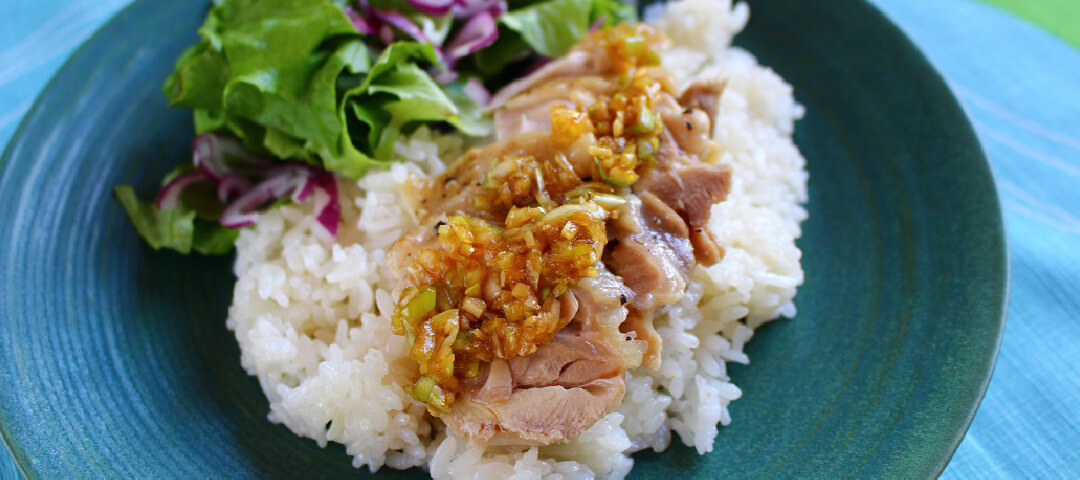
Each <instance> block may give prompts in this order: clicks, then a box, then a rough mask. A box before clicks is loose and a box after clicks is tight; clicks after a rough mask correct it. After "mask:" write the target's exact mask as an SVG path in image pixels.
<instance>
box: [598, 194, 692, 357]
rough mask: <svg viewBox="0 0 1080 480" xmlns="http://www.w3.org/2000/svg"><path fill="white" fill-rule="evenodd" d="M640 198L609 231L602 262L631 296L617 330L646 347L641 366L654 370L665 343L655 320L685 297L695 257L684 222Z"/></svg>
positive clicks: (652, 201) (656, 202)
mask: <svg viewBox="0 0 1080 480" xmlns="http://www.w3.org/2000/svg"><path fill="white" fill-rule="evenodd" d="M639 198H640V200H639V199H637V198H634V197H630V199H629V200H628V201H627V203H626V204H624V205H623V207H622V209H621V210H620V212H619V219H618V220H616V221H614V222H612V223H611V225H610V226H609V229H610V231H611V234H610V237H611V238H612V241H611V242H610V243H609V244H608V252H607V253H606V254H605V255H604V263H605V264H607V266H608V268H610V269H611V271H612V273H614V274H616V275H618V276H620V277H621V278H622V281H623V282H625V284H626V286H627V287H629V288H630V290H633V291H634V298H633V299H632V300H630V301H629V302H628V304H627V306H628V307H629V312H628V314H627V317H626V321H625V322H624V323H623V324H622V325H621V327H620V328H621V330H622V331H623V332H634V333H635V335H636V338H637V339H640V340H644V341H645V342H646V345H647V348H646V351H645V356H644V359H643V362H644V364H646V365H649V366H650V367H652V368H654V369H656V368H659V367H660V349H661V347H662V346H663V342H662V340H661V338H660V335H659V334H657V333H656V328H655V327H654V326H653V321H652V320H653V315H654V314H655V313H656V311H657V310H659V309H660V308H661V307H663V306H665V305H670V304H672V303H675V302H677V301H679V299H681V298H682V296H683V294H684V293H686V284H687V282H688V281H689V277H690V270H691V269H692V268H693V266H694V255H693V247H692V246H691V244H690V240H689V239H688V238H687V229H686V224H685V223H684V222H683V221H682V219H681V218H680V217H679V216H678V215H677V214H676V213H675V212H674V211H673V210H672V209H671V208H670V207H668V206H667V205H665V204H664V203H663V202H661V201H660V200H659V199H657V197H656V196H654V195H652V194H650V193H644V194H642V195H641V196H640V197H639Z"/></svg>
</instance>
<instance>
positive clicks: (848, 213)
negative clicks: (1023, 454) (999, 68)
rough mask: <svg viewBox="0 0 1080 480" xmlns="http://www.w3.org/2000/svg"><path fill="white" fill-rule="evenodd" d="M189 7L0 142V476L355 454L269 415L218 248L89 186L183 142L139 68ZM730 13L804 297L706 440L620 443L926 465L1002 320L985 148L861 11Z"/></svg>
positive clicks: (949, 101) (93, 65) (133, 176)
mask: <svg viewBox="0 0 1080 480" xmlns="http://www.w3.org/2000/svg"><path fill="white" fill-rule="evenodd" d="M205 8H206V6H205V4H203V3H201V2H178V1H169V0H157V1H151V0H140V1H137V2H135V4H134V5H133V6H131V7H130V8H128V9H127V10H125V11H124V12H123V13H121V14H120V15H119V16H118V17H116V18H115V19H114V20H113V21H112V22H110V23H109V24H108V25H107V26H106V27H105V28H104V29H103V30H101V31H100V32H98V33H97V34H96V35H95V36H94V37H93V38H92V39H91V40H90V41H89V42H88V43H86V44H85V45H84V46H83V47H82V48H81V49H80V50H79V51H78V52H77V53H76V54H75V55H74V56H73V57H72V58H71V60H70V61H69V62H68V63H67V65H66V66H65V67H64V68H63V69H62V70H61V71H60V73H59V74H58V75H57V76H56V78H54V79H53V81H52V83H51V84H50V85H49V87H48V88H46V90H45V92H44V93H43V94H42V95H41V97H40V98H39V99H38V101H37V103H36V104H35V105H34V107H33V108H32V109H31V110H30V112H29V114H28V115H27V117H26V119H25V121H24V122H23V124H22V126H21V128H20V129H19V131H18V133H17V134H16V135H15V138H14V139H13V140H12V143H11V144H10V145H9V147H8V149H7V150H6V152H5V153H4V156H3V160H2V163H0V168H2V170H0V276H2V277H0V432H2V434H3V442H4V444H5V445H6V447H7V450H8V451H7V452H0V456H4V455H6V457H8V458H7V459H6V460H4V461H5V462H7V463H6V466H5V469H6V470H7V471H9V472H16V471H17V472H21V473H23V474H25V475H27V476H30V477H48V478H86V477H93V478H160V477H181V478H206V477H262V478H266V477H305V478H319V477H331V476H341V477H345V476H360V477H363V476H364V475H366V474H367V472H366V470H363V471H360V470H354V469H353V468H352V467H351V466H350V458H349V457H348V456H347V455H346V454H345V452H344V449H343V448H341V447H338V446H331V447H328V448H326V449H320V448H318V447H317V446H316V445H315V444H314V442H311V441H309V440H304V439H301V438H298V437H296V436H294V435H292V434H291V433H289V432H288V431H287V430H286V429H285V428H284V427H282V426H280V425H274V424H271V423H270V422H268V421H267V420H266V414H267V404H266V401H265V399H264V398H263V396H262V394H261V392H260V391H259V388H258V385H257V384H256V382H255V380H254V379H252V378H249V377H247V376H246V375H245V374H244V372H243V371H242V370H241V368H240V364H239V352H238V350H237V347H236V342H235V340H234V339H233V337H232V334H231V333H230V332H228V331H226V329H225V322H224V318H225V313H226V308H227V306H228V303H229V298H230V294H231V284H232V281H233V277H232V274H231V270H230V261H229V260H228V259H222V258H203V257H198V256H192V257H180V256H178V255H174V254H171V253H154V252H152V251H150V250H149V249H148V248H147V247H145V246H144V245H142V244H141V243H140V240H139V239H138V238H137V236H136V235H135V232H134V230H133V229H132V228H131V226H130V225H129V224H128V221H127V219H126V218H125V216H124V212H123V211H122V210H121V208H120V206H119V205H118V204H117V203H116V202H115V201H114V200H113V198H112V196H111V194H110V192H111V189H112V186H113V185H115V184H117V183H134V184H135V185H136V186H138V187H139V188H140V189H141V192H140V193H141V194H142V195H143V196H149V195H150V194H151V193H152V192H153V190H154V188H155V185H156V182H157V179H159V178H161V177H162V175H163V174H164V173H165V172H166V171H167V170H169V168H170V166H172V165H174V164H176V163H179V162H181V161H183V160H184V159H185V158H186V157H187V155H188V150H187V144H188V141H189V139H190V137H191V134H192V133H191V126H190V123H191V122H190V117H189V115H190V114H189V113H188V112H185V111H179V110H170V109H168V108H167V107H166V104H165V98H164V96H163V95H162V94H161V91H160V85H161V84H162V81H163V80H164V78H165V76H166V75H167V74H168V72H169V71H170V70H171V68H172V64H173V61H174V60H175V58H176V56H177V55H178V54H179V52H180V51H181V50H182V49H183V48H184V47H185V46H186V45H188V44H190V43H192V42H193V41H194V40H195V30H196V28H197V26H198V25H199V23H200V20H201V18H202V16H203V14H204V12H205ZM751 9H752V12H753V15H752V20H751V22H750V26H749V27H748V29H747V31H746V32H745V33H744V34H743V35H742V36H741V37H740V38H739V42H740V43H741V44H742V45H743V46H745V47H747V48H749V49H750V50H751V51H753V52H754V53H755V54H757V55H758V56H759V58H760V60H761V61H762V62H763V63H765V64H767V65H770V66H772V67H774V68H775V69H776V70H777V71H778V72H779V73H780V74H781V75H783V76H784V78H786V79H787V80H788V81H789V82H791V83H792V85H794V87H795V95H796V97H797V98H798V100H799V101H800V102H802V103H803V104H804V105H806V108H807V112H808V113H807V116H806V118H805V119H803V120H802V121H801V122H799V124H798V128H797V131H796V135H795V137H796V141H797V143H798V144H799V146H800V148H801V149H802V151H803V153H804V154H805V156H806V158H807V159H808V161H809V170H810V178H811V183H810V204H809V209H810V219H809V220H808V221H807V222H806V223H805V224H804V228H805V231H804V235H803V238H802V239H801V241H800V246H801V247H802V250H803V254H804V258H803V266H804V267H805V270H806V284H805V286H804V287H803V288H802V289H801V290H800V292H799V295H798V297H797V299H796V304H797V306H798V308H799V315H798V318H797V319H796V320H791V321H788V320H781V321H778V322H775V323H773V324H770V325H768V326H767V327H765V328H763V329H762V330H761V331H760V332H759V334H758V335H757V336H756V337H755V338H754V340H753V342H751V344H750V345H749V347H748V349H747V353H748V354H749V355H750V358H751V359H752V362H753V363H752V364H751V365H750V366H747V367H742V366H736V367H733V368H732V369H731V374H732V376H733V377H734V381H735V382H736V383H737V384H738V385H739V386H740V387H742V388H743V391H744V393H745V396H744V397H743V398H742V399H741V400H739V401H737V402H735V403H734V404H732V407H731V413H732V416H733V417H734V423H732V425H731V426H729V427H727V428H724V429H722V430H721V432H720V435H719V437H718V438H717V440H716V445H715V449H714V451H713V452H712V453H710V454H708V455H706V456H703V457H699V456H698V455H697V454H696V453H695V452H693V451H692V450H690V449H688V448H685V447H682V446H675V447H672V448H671V449H669V451H667V452H664V453H662V454H656V453H642V454H638V455H636V456H635V459H636V461H637V467H636V468H635V470H634V473H633V476H634V477H637V478H650V477H651V478H660V477H661V476H665V475H666V476H669V477H670V476H671V475H673V474H674V475H678V477H679V478H686V479H689V478H716V477H721V476H735V477H766V476H769V477H771V476H785V477H786V476H798V477H815V478H822V477H825V478H829V477H872V478H896V477H926V476H929V475H934V474H937V473H939V472H940V471H941V470H942V469H943V468H944V466H945V464H946V463H947V462H948V461H949V458H950V456H951V455H952V452H953V451H954V450H955V448H956V446H957V444H958V443H959V442H960V440H961V438H962V437H963V435H964V431H965V430H966V428H967V426H968V424H969V422H970V421H971V418H972V415H974V413H975V409H976V407H977V406H978V404H979V400H980V399H981V397H982V395H983V392H984V391H985V389H986V384H987V382H988V380H989V378H990V373H991V371H992V369H993V365H994V358H995V355H996V353H997V349H998V343H999V341H1000V338H1001V331H1002V326H1003V321H1004V319H1003V312H1004V301H1005V290H1006V282H1007V267H1006V254H1005V245H1004V237H1003V232H1002V221H1001V215H1000V211H999V208H998V200H997V195H996V192H995V190H994V184H993V181H992V178H991V175H990V171H989V168H988V166H987V163H986V161H985V159H984V157H983V154H982V151H981V148H980V146H979V143H978V142H977V140H976V138H975V135H974V134H973V133H972V129H971V127H970V125H969V124H968V121H967V119H966V118H965V117H964V114H963V113H962V111H961V110H960V108H959V107H958V106H957V103H956V100H955V99H954V98H953V96H952V95H951V94H950V92H949V90H948V89H947V87H946V86H945V83H944V82H943V81H942V79H941V77H940V76H939V75H938V74H937V73H936V72H935V71H934V70H933V69H932V68H931V67H930V65H929V64H928V63H927V62H926V60H925V59H924V58H923V56H922V55H921V54H920V53H919V52H918V51H917V50H916V49H915V48H914V47H913V46H912V45H911V43H910V42H909V41H908V40H907V39H906V38H905V37H904V35H903V34H902V33H901V32H900V31H899V30H897V29H896V28H895V27H894V26H893V25H892V24H890V23H889V22H888V21H887V20H886V19H885V18H884V17H883V16H882V15H881V14H880V13H879V12H878V11H877V10H875V9H874V8H872V7H870V6H868V5H867V4H865V3H864V2H862V1H854V0H848V1H842V2H804V1H801V0H769V1H764V0H762V1H758V2H751ZM3 471H4V470H0V472H3ZM399 475H400V473H399V472H395V471H392V470H389V469H384V470H382V471H380V472H379V475H378V476H380V477H384V478H390V477H395V476H399ZM407 475H408V476H412V477H421V476H423V472H419V471H412V472H410V473H408V474H407Z"/></svg>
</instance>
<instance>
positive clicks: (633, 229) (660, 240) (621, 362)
mask: <svg viewBox="0 0 1080 480" xmlns="http://www.w3.org/2000/svg"><path fill="white" fill-rule="evenodd" d="M610 67H611V60H609V59H608V58H607V56H606V54H605V52H604V51H603V49H602V48H598V46H597V45H593V44H589V43H588V42H586V43H585V44H582V45H579V46H577V47H575V49H574V50H572V51H571V52H570V53H569V54H568V55H566V56H564V57H563V58H561V59H557V60H554V61H552V62H551V63H548V64H547V65H545V66H544V67H542V68H540V69H539V70H537V71H535V72H534V73H532V74H531V75H529V76H527V77H525V78H522V79H520V80H518V81H516V82H514V83H512V84H510V85H508V86H507V87H505V88H504V89H503V90H502V91H500V92H499V93H497V94H496V95H495V96H494V97H493V98H492V100H491V102H490V103H489V111H491V112H493V113H494V116H495V122H496V138H497V141H496V142H494V143H492V144H491V145H489V146H487V147H484V148H480V149H474V150H471V151H470V152H469V153H467V154H466V155H464V156H463V157H462V158H461V159H460V160H459V161H458V162H457V163H455V164H454V165H452V166H451V167H450V169H449V170H448V171H447V173H446V174H444V175H442V176H440V177H439V178H436V179H433V180H428V181H423V182H417V184H416V185H415V186H414V188H413V194H414V197H415V198H416V199H417V200H416V202H415V203H416V204H415V205H414V206H415V208H416V209H417V210H418V212H419V213H420V214H419V216H420V217H421V218H422V219H423V220H422V221H421V225H420V226H419V227H418V228H417V229H416V230H415V231H414V232H411V233H410V234H409V235H406V236H405V237H403V238H402V240H400V241H399V242H398V243H396V244H395V245H394V247H393V248H392V249H391V251H390V252H389V254H388V256H389V261H390V265H391V267H392V268H393V269H394V270H395V271H396V272H401V271H403V269H404V268H405V265H407V264H408V260H409V259H410V257H411V255H412V254H413V252H415V251H416V250H417V249H419V248H421V247H423V246H430V245H432V244H433V243H434V241H435V239H436V238H437V235H436V228H437V226H438V222H439V221H442V220H443V219H445V217H446V216H448V215H455V214H459V213H463V214H466V215H469V216H473V217H478V218H481V219H484V220H485V221H488V222H491V223H493V224H498V222H499V221H500V219H499V218H497V215H495V214H493V213H492V212H486V211H479V210H477V209H475V208H473V203H472V202H473V199H474V198H475V197H476V196H477V195H478V193H479V192H480V191H481V185H480V184H481V183H482V182H483V179H484V178H485V175H487V174H488V172H489V171H490V170H492V168H493V167H494V166H497V164H498V162H500V160H502V159H504V158H507V157H513V156H519V157H525V156H532V157H534V158H536V159H551V158H559V159H560V161H565V162H566V163H568V164H569V165H570V167H571V168H572V169H573V172H574V174H576V175H577V176H578V177H579V178H581V179H582V180H585V181H590V180H597V181H599V179H598V178H597V179H593V178H590V177H593V176H594V175H596V174H597V166H596V164H597V161H596V160H595V159H594V157H593V154H592V153H590V150H589V147H590V146H592V145H594V144H595V138H591V135H592V134H586V135H582V136H580V137H578V140H577V141H574V142H573V143H571V144H570V145H556V144H555V143H554V142H553V141H552V135H551V134H550V133H551V109H552V107H553V106H555V105H559V104H563V105H567V106H574V105H585V106H588V105H592V104H594V103H595V101H596V99H597V98H599V97H600V96H602V95H608V94H610V92H613V91H615V90H616V89H617V88H618V87H617V85H616V82H615V81H614V79H612V78H610V76H605V75H608V73H609V72H608V71H607V70H608V69H609V68H610ZM645 68H652V67H645ZM658 72H659V70H658ZM657 78H659V83H660V84H661V88H660V93H659V95H660V101H659V104H658V105H657V112H658V113H659V114H660V115H661V119H662V122H663V127H664V128H663V129H661V134H660V137H659V146H658V147H657V150H656V153H655V164H654V165H652V166H649V167H643V166H639V167H638V169H637V170H636V172H637V173H639V174H640V179H638V181H637V182H636V183H634V184H633V185H632V187H629V188H622V189H621V192H620V194H621V195H623V196H624V197H625V198H626V200H627V202H626V203H625V204H624V205H623V206H622V207H621V208H620V210H619V214H618V216H617V217H615V218H614V219H611V220H609V221H608V223H607V238H608V239H609V243H608V244H607V247H606V249H605V253H604V255H603V257H602V263H601V264H599V265H598V267H599V268H600V274H599V275H598V276H597V277H596V278H586V279H583V280H580V281H578V282H577V283H576V284H575V285H574V286H573V287H572V288H571V289H570V290H569V291H568V292H566V293H565V294H564V296H563V297H561V298H562V301H561V302H559V308H560V310H559V312H560V316H563V315H565V316H568V317H572V320H570V321H569V322H568V323H566V326H565V327H564V328H563V329H562V330H560V331H559V332H558V333H557V334H556V335H555V337H554V339H552V340H551V341H550V342H547V343H543V344H540V345H538V346H537V349H536V351H535V352H533V353H532V354H529V355H525V356H517V357H512V358H509V359H501V358H496V359H494V360H493V361H492V362H490V363H485V364H483V365H482V366H481V367H480V370H479V372H478V374H477V375H476V376H475V377H473V378H466V379H461V381H462V383H461V388H460V390H459V391H458V393H457V397H456V400H455V402H454V403H453V405H451V406H450V408H449V410H448V411H447V412H446V413H445V414H443V415H442V418H443V419H444V420H445V422H446V424H447V426H448V427H449V428H450V429H451V430H452V431H453V432H454V433H455V434H457V435H459V436H462V437H465V438H468V439H469V440H470V441H472V442H474V443H478V444H487V445H546V444H550V443H554V442H561V441H567V440H571V439H573V438H575V437H576V436H577V435H579V434H580V433H581V432H582V431H584V430H585V429H587V428H588V427H589V426H591V425H592V424H593V423H595V422H596V421H597V420H599V419H600V418H601V417H603V416H604V415H606V414H607V413H609V412H611V411H612V410H614V409H615V408H617V407H618V405H619V403H620V402H621V400H622V397H623V393H624V390H625V385H624V380H623V378H624V375H625V372H626V370H627V369H629V368H633V367H636V366H638V365H643V364H644V365H649V366H650V367H652V368H654V369H655V368H658V367H659V365H660V352H661V347H662V340H661V338H660V336H659V335H658V333H657V331H656V329H655V327H654V325H653V318H654V316H655V315H656V313H657V311H659V310H660V309H661V308H663V307H664V306H666V305H670V304H672V303H675V302H677V301H678V300H679V299H680V298H682V296H683V295H684V294H685V291H686V286H687V283H688V282H689V277H690V273H691V271H692V269H693V268H694V266H695V265H696V262H697V263H702V264H706V265H708V264H712V263H715V262H717V261H719V260H720V258H721V257H722V256H723V248H722V247H720V245H719V244H717V242H716V241H715V239H714V238H713V237H712V236H711V234H710V233H709V232H708V231H707V230H706V228H705V227H706V225H707V224H708V220H709V216H710V213H711V207H712V205H713V204H715V203H716V202H719V201H722V200H723V199H724V198H725V197H726V195H727V193H728V190H729V189H730V186H731V169H730V167H728V166H726V165H721V164H719V163H718V158H719V157H720V150H719V147H718V146H717V144H716V143H715V142H713V141H712V139H711V131H712V128H713V125H714V123H715V118H716V111H717V109H718V107H719V96H720V94H721V92H722V90H723V84H722V83H720V82H702V83H697V84H693V85H690V86H688V87H686V88H685V89H683V90H682V91H681V92H678V91H677V89H676V88H675V86H674V84H673V81H672V80H671V77H670V76H668V75H666V74H662V75H660V74H658V76H657ZM676 94H678V95H676ZM564 171H565V170H564Z"/></svg>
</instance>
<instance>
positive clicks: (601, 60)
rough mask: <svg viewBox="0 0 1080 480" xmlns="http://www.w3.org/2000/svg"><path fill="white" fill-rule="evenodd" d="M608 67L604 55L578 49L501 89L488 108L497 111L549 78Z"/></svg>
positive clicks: (597, 70) (590, 71)
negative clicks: (512, 99) (508, 101)
mask: <svg viewBox="0 0 1080 480" xmlns="http://www.w3.org/2000/svg"><path fill="white" fill-rule="evenodd" d="M607 68H608V61H607V58H606V57H605V56H604V55H596V54H594V53H592V52H590V51H587V50H584V49H576V50H573V51H571V52H570V53H568V54H566V55H565V56H563V57H562V58H559V59H556V60H553V61H551V62H549V63H548V64H546V65H544V66H542V67H540V68H539V69H538V70H536V71H535V72H533V73H531V74H529V75H528V76H526V77H522V78H520V79H518V80H515V81H514V82H512V83H510V84H509V85H507V86H505V87H503V88H502V90H499V91H498V93H496V94H495V95H494V96H493V97H491V101H490V102H488V106H487V110H488V111H495V110H497V109H499V108H501V107H502V106H503V104H505V103H506V102H507V100H510V99H511V98H513V97H515V96H517V95H518V94H520V93H522V92H524V91H526V90H528V89H530V88H533V87H535V86H537V85H541V84H543V83H545V82H547V81H549V80H552V79H556V78H560V77H576V76H580V75H588V74H592V73H596V72H603V71H605V70H607Z"/></svg>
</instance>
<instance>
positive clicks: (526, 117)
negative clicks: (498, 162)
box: [495, 75, 612, 140]
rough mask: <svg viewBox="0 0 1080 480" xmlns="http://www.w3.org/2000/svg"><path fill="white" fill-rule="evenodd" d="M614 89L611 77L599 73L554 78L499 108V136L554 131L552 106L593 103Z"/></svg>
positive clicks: (497, 133)
mask: <svg viewBox="0 0 1080 480" xmlns="http://www.w3.org/2000/svg"><path fill="white" fill-rule="evenodd" d="M611 89H612V84H611V82H610V81H609V80H607V79H605V78H603V77H600V76H596V75H582V76H577V77H565V78H559V79H553V80H552V81H550V82H549V83H546V84H543V85H538V86H536V87H534V88H532V89H529V90H527V91H525V92H522V93H521V94H519V95H517V96H515V97H513V98H511V99H509V100H507V101H506V102H505V104H504V105H503V106H502V107H501V108H499V109H498V110H496V111H495V138H496V139H497V140H505V139H508V138H512V137H514V136H515V135H519V134H522V133H526V132H550V131H551V107H553V106H555V105H559V104H562V105H566V106H569V107H573V106H575V105H592V104H594V103H596V99H597V97H598V96H599V95H601V94H604V93H607V92H608V91H610V90H611Z"/></svg>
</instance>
